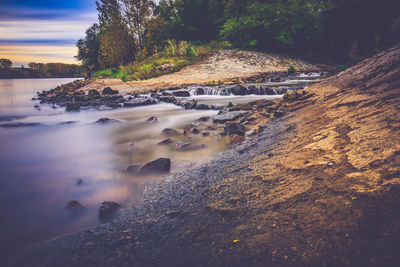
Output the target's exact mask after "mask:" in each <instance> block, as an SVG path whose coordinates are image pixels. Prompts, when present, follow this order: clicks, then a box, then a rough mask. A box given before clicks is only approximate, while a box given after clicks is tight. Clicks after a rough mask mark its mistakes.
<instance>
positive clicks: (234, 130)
mask: <svg viewBox="0 0 400 267" xmlns="http://www.w3.org/2000/svg"><path fill="white" fill-rule="evenodd" d="M224 131H225V132H226V133H227V134H228V135H234V134H236V135H239V136H244V135H245V132H246V128H245V127H244V126H243V125H242V124H239V123H227V124H226V125H225V127H224Z"/></svg>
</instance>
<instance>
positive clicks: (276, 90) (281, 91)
mask: <svg viewBox="0 0 400 267" xmlns="http://www.w3.org/2000/svg"><path fill="white" fill-rule="evenodd" d="M287 91H288V89H286V88H276V89H275V92H276V93H275V94H277V95H283V94H285V93H286V92H287Z"/></svg>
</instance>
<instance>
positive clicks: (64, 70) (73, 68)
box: [0, 58, 86, 79]
mask: <svg viewBox="0 0 400 267" xmlns="http://www.w3.org/2000/svg"><path fill="white" fill-rule="evenodd" d="M12 65H13V62H12V61H11V60H9V59H5V58H3V59H0V78H2V79H5V78H70V77H71V78H73V77H84V76H86V72H85V70H84V68H83V67H82V66H80V65H76V64H64V63H46V64H44V63H35V62H30V63H29V64H28V68H25V67H24V66H21V67H20V68H17V67H12Z"/></svg>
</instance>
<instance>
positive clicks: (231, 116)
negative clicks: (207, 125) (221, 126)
mask: <svg viewBox="0 0 400 267" xmlns="http://www.w3.org/2000/svg"><path fill="white" fill-rule="evenodd" d="M242 115H243V114H242V113H240V112H228V113H223V114H220V115H217V116H215V117H214V119H213V122H215V123H224V122H227V121H233V120H236V119H237V118H239V117H241V116H242Z"/></svg>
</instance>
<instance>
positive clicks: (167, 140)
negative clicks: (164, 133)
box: [158, 138, 174, 146]
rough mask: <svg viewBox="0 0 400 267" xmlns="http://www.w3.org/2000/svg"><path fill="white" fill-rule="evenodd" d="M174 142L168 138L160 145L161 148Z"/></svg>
mask: <svg viewBox="0 0 400 267" xmlns="http://www.w3.org/2000/svg"><path fill="white" fill-rule="evenodd" d="M173 142H174V141H173V140H172V139H171V138H167V139H164V140H162V141H161V142H159V143H158V145H160V146H166V145H170V144H172V143H173Z"/></svg>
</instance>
